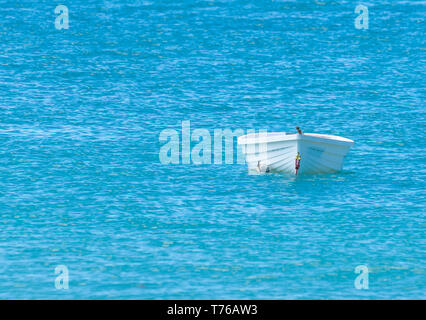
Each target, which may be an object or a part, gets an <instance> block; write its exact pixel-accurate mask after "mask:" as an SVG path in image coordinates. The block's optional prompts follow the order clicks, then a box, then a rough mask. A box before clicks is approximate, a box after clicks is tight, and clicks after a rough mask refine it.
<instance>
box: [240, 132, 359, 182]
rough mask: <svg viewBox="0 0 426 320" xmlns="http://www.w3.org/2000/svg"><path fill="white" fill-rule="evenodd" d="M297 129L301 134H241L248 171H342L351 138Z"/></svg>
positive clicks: (351, 143)
mask: <svg viewBox="0 0 426 320" xmlns="http://www.w3.org/2000/svg"><path fill="white" fill-rule="evenodd" d="M296 128H297V130H298V132H299V133H286V132H264V133H262V132H261V133H253V134H247V135H244V136H241V137H238V144H239V145H241V147H242V151H243V153H244V154H245V157H246V162H247V164H248V168H249V171H253V170H255V171H257V172H259V173H267V172H286V173H291V174H301V173H306V174H315V173H331V172H336V171H340V170H342V167H343V159H344V157H345V156H346V154H347V153H348V151H349V149H350V147H352V146H353V144H354V142H353V141H352V140H350V139H346V138H343V137H338V136H333V135H328V134H316V133H302V131H301V130H300V129H299V128H298V127H296Z"/></svg>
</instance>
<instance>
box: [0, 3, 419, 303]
mask: <svg viewBox="0 0 426 320" xmlns="http://www.w3.org/2000/svg"><path fill="white" fill-rule="evenodd" d="M59 5H62V6H60V8H59V9H58V10H55V9H56V8H57V7H58V6H59ZM358 5H363V8H364V10H362V12H360V11H358V12H357V11H356V8H357V6H358ZM61 8H62V9H61ZM64 8H65V9H64ZM366 9H368V13H367V11H366ZM361 14H364V16H363V19H361V20H360V18H359V16H360V15H361ZM0 17H1V22H0V216H1V220H0V299H425V298H426V272H425V269H426V220H425V202H426V201H425V196H426V194H425V190H426V188H425V179H426V168H425V163H426V158H425V138H426V135H425V125H426V121H425V98H426V81H425V79H426V76H425V74H426V34H425V33H426V32H425V31H426V27H425V17H426V2H425V1H414V0H413V1H408V0H393V1H391V0H378V1H365V2H364V1H361V2H360V1H332V0H317V1H308V0H306V1H302V0H297V1H296V0H293V1H290V0H282V1H278V0H275V1H273V0H262V1H260V0H257V1H253V0H250V1H249V0H246V1H243V0H235V1H232V0H221V1H217V0H210V1H204V0H181V1H170V0H167V1H166V0H139V1H118V0H111V1H94V0H85V1H82V0H74V1H66V2H55V1H43V0H42V1H29V0H27V1H12V0H0ZM367 17H368V20H367ZM367 22H368V23H367ZM189 122H190V126H191V128H190V130H191V133H194V132H196V130H203V132H205V131H208V132H209V133H210V134H211V137H212V148H213V135H214V130H216V129H220V130H226V129H229V130H232V131H234V130H237V129H241V130H245V131H247V130H260V129H265V130H267V131H268V132H269V131H271V132H296V130H295V126H300V127H301V128H302V130H303V131H306V132H313V133H322V134H332V135H338V136H343V137H345V138H348V139H352V140H354V141H355V144H354V146H353V147H352V148H351V150H350V152H349V153H348V155H347V156H346V158H345V162H344V167H343V170H342V171H340V172H337V173H332V174H319V175H298V176H294V175H288V174H279V173H270V174H257V175H256V174H255V175H253V174H248V170H247V165H246V164H241V163H237V161H236V160H235V158H236V155H235V154H234V159H233V161H230V162H231V163H226V161H222V163H217V162H215V161H213V151H212V154H211V159H212V161H211V163H201V164H197V163H194V161H192V160H191V161H189V163H186V162H185V161H183V157H184V155H183V153H182V152H183V150H179V151H178V152H179V154H178V157H177V159H178V163H164V161H161V159H160V150H161V148H162V147H163V146H164V145H165V144H166V143H167V140H162V139H160V137H161V134H162V132H163V133H164V132H177V133H178V139H179V142H178V143H179V145H181V144H182V135H183V132H182V131H183V129H182V123H189ZM164 130H166V131H164ZM190 143H191V145H190V148H191V150H193V148H194V147H195V146H196V145H197V141H191V142H190ZM232 147H233V148H234V150H235V152H237V142H236V137H235V139H234V141H233V146H232ZM180 149H182V147H180ZM223 152H225V150H224V149H223ZM228 162H229V161H228ZM360 270H361V271H360ZM360 277H361V278H360ZM361 280H362V281H361Z"/></svg>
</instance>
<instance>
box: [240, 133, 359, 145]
mask: <svg viewBox="0 0 426 320" xmlns="http://www.w3.org/2000/svg"><path fill="white" fill-rule="evenodd" d="M298 140H299V141H311V142H319V143H326V144H334V145H342V146H352V145H353V144H354V141H353V140H351V139H348V138H344V137H340V136H335V135H329V134H318V133H304V134H297V133H293V134H292V133H285V132H265V133H260V134H259V133H250V134H246V135H243V136H240V137H238V139H237V141H238V144H241V145H243V144H244V145H247V144H259V143H273V142H281V141H283V142H284V141H298Z"/></svg>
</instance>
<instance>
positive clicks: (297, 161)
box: [294, 152, 302, 174]
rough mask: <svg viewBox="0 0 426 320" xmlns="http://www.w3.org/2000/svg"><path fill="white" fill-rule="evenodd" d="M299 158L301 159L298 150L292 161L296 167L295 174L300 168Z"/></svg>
mask: <svg viewBox="0 0 426 320" xmlns="http://www.w3.org/2000/svg"><path fill="white" fill-rule="evenodd" d="M300 159H302V157H301V156H300V153H299V152H298V153H297V156H296V159H295V161H294V168H295V169H296V174H297V171H298V170H299V168H300Z"/></svg>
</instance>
